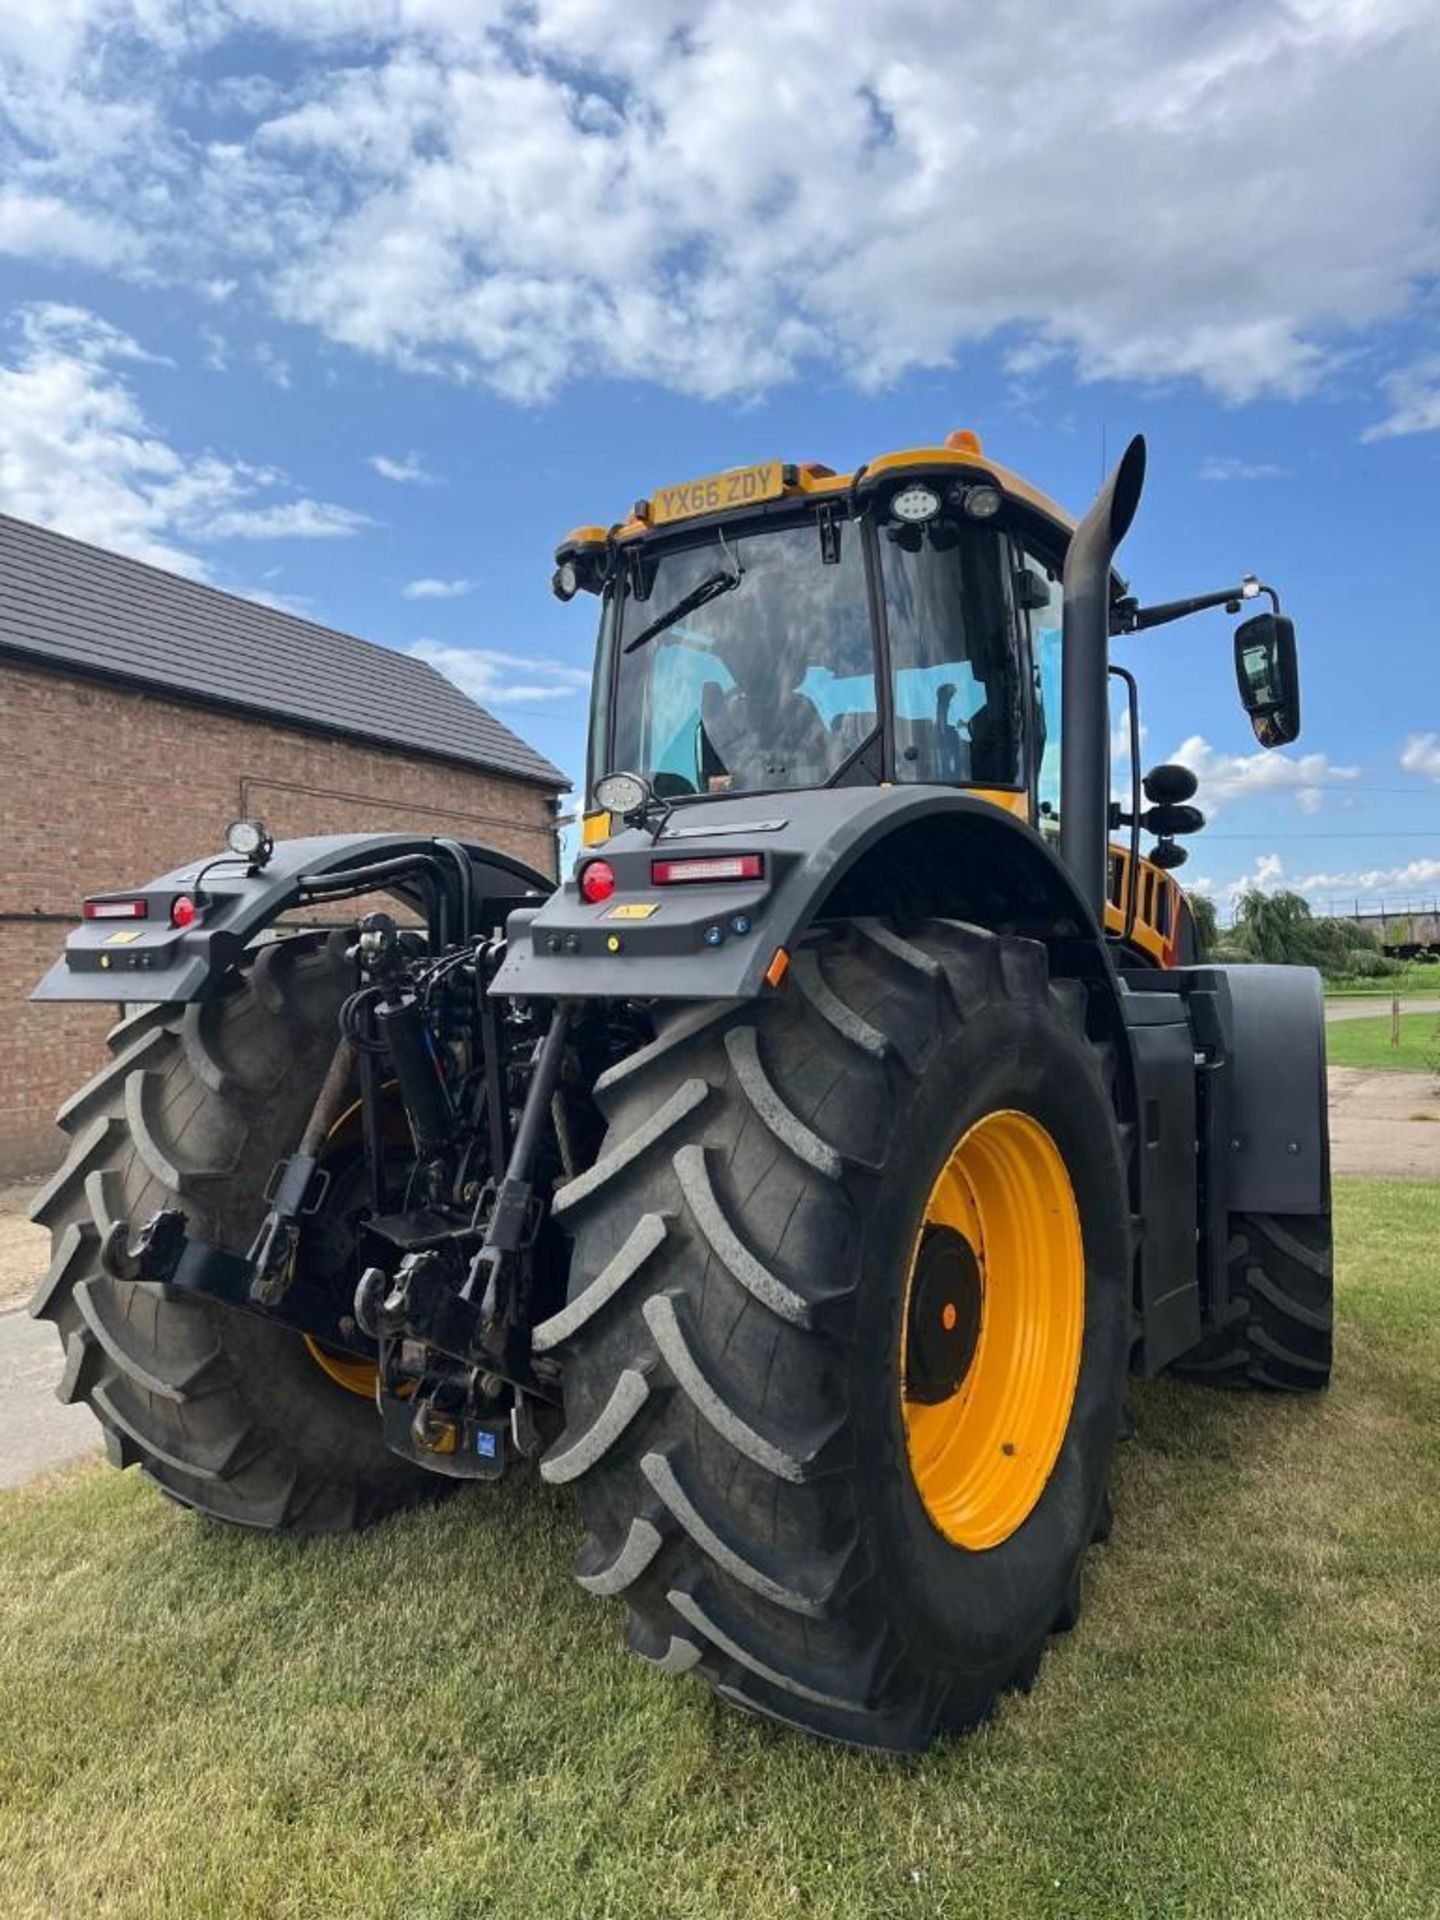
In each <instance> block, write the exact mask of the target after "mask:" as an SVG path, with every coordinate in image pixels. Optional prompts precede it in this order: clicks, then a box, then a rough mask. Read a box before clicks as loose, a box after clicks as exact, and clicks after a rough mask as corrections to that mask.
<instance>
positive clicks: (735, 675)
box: [611, 520, 875, 798]
mask: <svg viewBox="0 0 1440 1920" xmlns="http://www.w3.org/2000/svg"><path fill="white" fill-rule="evenodd" d="M837 531H838V534H839V556H838V558H837V559H833V560H831V561H829V562H827V560H826V558H825V556H824V554H823V552H822V549H821V541H820V533H819V529H818V527H817V526H816V524H815V522H814V521H813V520H812V521H807V522H805V523H803V524H801V525H798V526H790V527H784V528H780V529H774V528H771V529H767V530H764V531H758V530H757V531H756V532H755V533H753V534H749V535H741V536H740V537H739V538H735V537H733V536H727V538H726V539H725V540H724V541H723V542H722V541H721V540H720V539H719V538H718V537H715V538H712V539H708V540H705V541H703V542H701V543H700V544H698V545H695V546H687V547H681V548H670V549H668V550H662V551H661V553H660V555H659V557H658V559H657V560H656V562H655V565H654V568H653V576H652V578H651V579H650V581H649V591H648V593H647V594H646V597H645V598H644V599H643V600H638V599H636V598H635V597H634V595H633V594H632V593H627V595H626V598H625V604H624V610H623V613H622V616H621V620H620V632H619V636H618V680H617V684H616V691H615V714H616V723H615V743H614V752H613V754H612V756H611V764H612V765H614V766H616V767H627V768H629V769H631V770H632V771H634V772H637V773H642V774H644V775H645V776H646V778H648V779H649V780H650V782H651V784H652V785H653V786H654V787H655V790H656V791H657V793H660V794H662V795H664V796H666V797H670V798H674V797H677V796H680V795H684V794H692V793H729V792H732V791H736V792H739V791H752V792H753V791H756V790H760V789H767V788H773V787H821V786H824V784H825V783H826V781H827V780H829V779H831V778H832V777H833V776H834V775H835V774H836V773H838V772H839V770H840V768H841V767H842V766H843V765H844V763H845V762H846V761H847V760H848V759H849V758H850V756H851V755H852V754H853V753H854V752H855V751H856V750H857V748H859V747H861V746H862V745H863V744H864V742H865V740H866V738H867V737H868V736H869V735H870V734H871V733H872V732H873V731H874V729H875V695H874V685H875V682H874V671H873V655H872V652H871V639H870V615H869V609H868V605H867V601H866V591H865V561H864V554H863V551H862V548H861V542H860V536H859V533H858V530H857V529H856V528H855V527H854V526H853V525H849V524H847V523H844V522H840V523H839V525H838V529H837ZM737 575H738V584H732V582H734V581H735V580H736V577H737ZM717 576H718V577H723V580H724V582H725V584H724V587H723V589H721V588H716V589H713V590H712V597H711V598H709V599H708V600H705V599H702V600H701V603H700V604H698V605H692V606H691V607H690V610H689V611H688V612H682V613H681V614H680V616H679V617H678V618H676V619H675V620H673V621H672V622H670V623H669V624H667V625H665V626H664V627H663V628H661V630H660V631H658V632H656V633H655V634H654V635H653V637H651V638H650V639H648V640H647V639H643V638H642V636H643V635H644V634H645V631H646V629H647V628H650V627H652V626H653V625H654V624H655V623H656V621H658V620H662V619H663V618H664V616H665V615H666V614H667V613H669V612H670V611H671V609H672V608H675V607H677V606H680V605H682V603H684V602H686V600H687V598H690V597H692V596H695V595H697V593H698V592H699V591H700V589H701V588H702V587H704V586H705V585H706V583H707V582H710V581H712V580H713V579H715V578H716V577H717ZM637 641H639V644H638V645H637V644H636V642H637ZM627 649H628V651H627ZM837 681H838V682H841V683H845V682H849V683H851V687H852V693H851V696H850V697H847V698H835V697H831V695H830V694H829V691H828V690H829V688H830V686H831V684H832V683H833V682H837ZM856 686H858V688H859V692H858V695H857V694H855V693H854V691H853V689H854V688H855V687H856Z"/></svg>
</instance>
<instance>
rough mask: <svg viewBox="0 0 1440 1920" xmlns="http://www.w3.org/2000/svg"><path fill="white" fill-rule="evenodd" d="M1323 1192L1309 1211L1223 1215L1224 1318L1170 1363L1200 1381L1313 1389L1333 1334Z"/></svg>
mask: <svg viewBox="0 0 1440 1920" xmlns="http://www.w3.org/2000/svg"><path fill="white" fill-rule="evenodd" d="M1334 1265H1335V1263H1334V1249H1333V1243H1332V1237H1331V1225H1330V1204H1329V1194H1328V1192H1327V1194H1326V1196H1325V1210H1324V1212H1323V1213H1314V1214H1276V1213H1234V1214H1231V1216H1230V1244H1229V1282H1230V1285H1229V1303H1228V1306H1227V1310H1226V1314H1225V1320H1224V1324H1223V1325H1222V1326H1219V1327H1216V1328H1215V1329H1214V1330H1213V1331H1212V1332H1210V1333H1208V1334H1207V1335H1206V1337H1205V1338H1204V1340H1202V1341H1201V1343H1200V1345H1199V1346H1198V1347H1194V1348H1192V1349H1191V1351H1190V1352H1189V1353H1187V1354H1183V1355H1182V1356H1181V1358H1180V1359H1178V1360H1176V1361H1175V1362H1174V1363H1173V1367H1172V1371H1173V1372H1175V1373H1178V1374H1179V1375H1180V1376H1181V1378H1182V1379H1185V1380H1195V1381H1198V1382H1199V1383H1200V1384H1202V1385H1204V1386H1212V1387H1231V1388H1236V1387H1239V1388H1258V1389H1260V1390H1261V1391H1271V1392H1279V1393H1321V1392H1323V1391H1324V1389H1325V1388H1326V1387H1328V1386H1329V1384H1330V1363H1331V1357H1332V1350H1333V1340H1334V1279H1335V1276H1334Z"/></svg>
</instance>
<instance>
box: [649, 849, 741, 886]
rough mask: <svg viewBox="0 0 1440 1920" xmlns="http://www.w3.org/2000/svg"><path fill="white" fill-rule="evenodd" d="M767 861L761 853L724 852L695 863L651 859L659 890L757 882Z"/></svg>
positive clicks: (652, 870) (704, 857)
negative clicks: (685, 884)
mask: <svg viewBox="0 0 1440 1920" xmlns="http://www.w3.org/2000/svg"><path fill="white" fill-rule="evenodd" d="M764 871H765V862H764V860H763V859H762V858H761V856H760V855H759V854H758V853H723V854H712V855H707V856H702V857H700V858H697V859H694V860H652V861H651V862H650V878H651V880H652V881H653V882H654V884H655V885H656V886H657V887H674V886H679V885H680V884H682V883H683V882H685V881H691V882H694V881H697V880H758V879H759V878H760V876H761V874H763V873H764Z"/></svg>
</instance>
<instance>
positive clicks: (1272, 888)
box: [1225, 853, 1292, 900]
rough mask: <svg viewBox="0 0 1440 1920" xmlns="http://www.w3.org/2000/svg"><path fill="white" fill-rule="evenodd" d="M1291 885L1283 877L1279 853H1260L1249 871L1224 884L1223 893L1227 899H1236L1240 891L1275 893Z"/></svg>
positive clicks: (1283, 868)
mask: <svg viewBox="0 0 1440 1920" xmlns="http://www.w3.org/2000/svg"><path fill="white" fill-rule="evenodd" d="M1291 885H1292V883H1291V882H1290V881H1288V880H1287V879H1286V878H1285V862H1284V861H1283V860H1282V859H1281V858H1280V856H1279V854H1278V853H1262V854H1258V855H1257V856H1256V860H1255V864H1254V866H1253V867H1252V868H1251V869H1250V871H1249V873H1244V874H1241V876H1240V878H1239V879H1238V880H1231V881H1230V882H1229V883H1228V884H1227V885H1226V888H1225V893H1226V897H1227V898H1228V899H1230V900H1237V899H1239V897H1240V895H1241V894H1242V893H1275V892H1277V891H1279V890H1280V889H1281V888H1282V887H1290V886H1291Z"/></svg>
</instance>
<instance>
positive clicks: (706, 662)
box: [554, 433, 1073, 839]
mask: <svg viewBox="0 0 1440 1920" xmlns="http://www.w3.org/2000/svg"><path fill="white" fill-rule="evenodd" d="M1072 524H1073V523H1072V522H1070V521H1069V520H1068V518H1067V517H1066V516H1065V515H1064V513H1063V512H1062V511H1061V509H1060V508H1059V507H1057V506H1055V505H1054V504H1053V503H1052V502H1050V501H1048V500H1046V499H1045V498H1044V497H1043V496H1042V495H1039V494H1037V493H1035V491H1034V490H1033V489H1031V488H1029V487H1028V486H1026V485H1025V483H1024V482H1022V481H1020V480H1018V478H1017V477H1016V476H1014V475H1012V474H1009V473H1007V472H1006V471H1005V470H1004V469H1003V468H1000V467H997V466H995V465H993V464H992V463H987V462H986V461H985V460H984V459H983V456H982V453H981V448H980V443H979V441H978V439H977V438H976V436H975V435H974V434H971V433H959V434H952V435H951V437H950V440H949V441H948V442H947V443H946V445H945V446H943V447H939V448H927V449H918V450H914V451H911V452H908V453H899V454H892V455H888V456H886V457H885V458H884V459H881V460H877V461H874V462H872V463H871V464H870V465H869V466H868V467H865V468H862V469H861V470H860V471H859V472H857V473H855V474H853V475H851V474H846V475H840V474H835V473H833V472H831V471H830V470H829V469H828V468H825V467H820V466H816V465H807V466H798V467H796V466H785V465H782V464H781V463H780V462H778V461H773V462H769V463H767V464H764V465H761V466H757V467H750V468H741V469H737V470H735V471H733V472H731V473H727V474H720V475H716V476H714V477H713V478H711V479H708V480H702V481H697V482H692V483H690V484H688V485H685V486H680V487H673V488H667V489H662V490H661V491H660V492H658V493H657V494H656V495H655V496H654V497H653V498H652V499H650V500H646V501H641V502H639V503H638V504H637V506H636V508H635V510H634V512H633V514H632V515H631V517H630V518H629V520H627V521H626V522H625V523H624V524H623V525H621V526H618V527H616V528H614V529H612V530H611V531H610V532H608V533H606V532H604V531H603V530H601V529H596V528H590V529H582V530H580V531H579V532H577V533H575V534H572V535H571V536H569V538H568V539H567V540H566V541H564V542H563V543H562V544H561V546H560V548H559V550H558V553H557V562H558V564H557V568H556V574H555V582H554V584H555V589H556V591H557V593H559V594H560V595H561V597H562V598H569V597H570V596H571V595H572V594H573V593H574V592H576V591H578V590H582V589H588V590H590V591H592V592H596V593H598V594H599V595H600V596H601V600H602V614H601V628H600V641H599V648H598V655H597V662H596V677H595V695H594V712H593V716H592V726H591V735H590V738H591V748H590V755H591V758H590V767H589V780H590V785H591V790H592V792H593V788H594V783H595V781H596V780H597V779H598V778H600V777H601V776H603V775H604V774H606V773H608V772H611V771H615V770H620V769H623V770H625V771H627V772H633V773H638V774H639V775H641V776H642V778H644V779H645V780H646V781H648V782H649V784H650V786H651V788H652V789H653V791H654V792H655V794H656V796H657V797H658V798H660V799H662V800H664V801H666V802H667V803H669V804H672V805H681V804H683V803H684V802H686V801H689V800H694V799H698V798H714V797H716V796H720V795H729V794H741V793H778V792H784V791H788V790H792V789H796V788H820V787H842V786H857V785H870V786H876V785H881V784H887V783H895V784H901V783H924V784H931V785H942V786H957V787H967V788H973V789H976V790H978V791H980V792H982V793H984V794H986V795H987V796H988V797H990V798H992V799H994V800H995V801H996V802H998V804H1000V805H1002V806H1004V807H1006V808H1007V809H1008V810H1009V811H1011V812H1013V813H1016V814H1019V815H1020V816H1021V817H1023V818H1027V819H1034V820H1040V819H1053V818H1054V815H1055V802H1056V800H1057V799H1058V781H1059V774H1058V759H1057V757H1056V756H1055V755H1054V754H1053V753H1050V754H1047V751H1046V747H1047V739H1048V738H1049V737H1050V734H1051V733H1052V732H1053V731H1054V728H1055V723H1056V721H1058V710H1057V712H1056V713H1055V714H1054V715H1053V716H1050V717H1049V718H1048V720H1047V699H1046V696H1047V694H1048V695H1049V696H1050V704H1051V705H1053V704H1054V701H1055V700H1056V699H1058V690H1059V665H1058V663H1059V643H1060V584H1059V578H1060V565H1061V560H1062V557H1063V554H1064V549H1065V543H1066V540H1067V538H1068V536H1069V532H1070V529H1071V526H1072ZM600 825H601V827H602V829H603V828H604V827H605V825H606V823H603V822H602V823H600ZM594 834H595V828H594V827H592V828H591V831H590V834H588V835H587V839H588V838H591V837H593V836H594Z"/></svg>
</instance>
